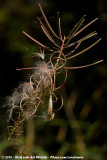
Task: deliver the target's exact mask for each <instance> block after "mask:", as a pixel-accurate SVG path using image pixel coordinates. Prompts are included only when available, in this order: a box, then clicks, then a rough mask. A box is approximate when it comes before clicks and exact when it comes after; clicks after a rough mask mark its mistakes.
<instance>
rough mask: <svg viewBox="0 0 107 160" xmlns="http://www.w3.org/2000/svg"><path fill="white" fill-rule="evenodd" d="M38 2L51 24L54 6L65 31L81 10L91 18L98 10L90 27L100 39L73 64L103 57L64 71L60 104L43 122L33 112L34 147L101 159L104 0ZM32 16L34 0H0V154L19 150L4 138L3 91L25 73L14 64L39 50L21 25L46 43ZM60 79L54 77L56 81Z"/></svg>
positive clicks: (106, 92)
mask: <svg viewBox="0 0 107 160" xmlns="http://www.w3.org/2000/svg"><path fill="white" fill-rule="evenodd" d="M39 2H40V3H41V5H42V7H43V9H44V11H45V13H46V15H47V17H48V19H49V21H50V22H51V24H53V25H54V28H55V29H57V24H56V26H55V23H56V22H57V20H56V18H55V17H56V12H57V11H59V12H60V15H61V20H62V31H64V33H65V34H67V33H68V31H70V29H71V27H72V26H73V25H74V24H75V22H77V21H78V19H80V18H81V17H82V16H83V15H84V14H87V21H88V18H89V20H92V19H94V18H95V17H96V16H98V17H99V18H100V20H99V22H97V25H96V24H95V25H94V26H91V28H93V27H95V28H96V30H97V32H98V33H99V36H100V37H102V42H101V43H99V44H98V45H97V46H95V47H94V49H91V50H90V51H89V53H88V55H82V56H81V57H80V58H78V59H74V61H72V64H73V65H75V64H76V63H77V60H78V61H80V63H84V62H85V61H86V63H88V62H90V60H91V59H92V60H93V59H94V60H95V61H96V60H98V59H99V58H104V62H103V63H102V64H98V65H96V66H94V67H90V68H86V69H80V70H71V71H68V79H67V81H66V83H65V85H64V86H63V87H62V89H60V92H61V94H62V96H63V98H64V107H63V108H62V109H61V110H60V111H58V112H56V113H55V119H54V120H52V121H50V122H43V120H42V118H38V117H35V118H34V148H33V153H34V155H48V156H50V155H54V156H56V155H57V156H58V155H61V156H74V155H75V156H79V155H81V156H83V157H84V160H106V159H107V118H106V113H107V109H106V106H107V101H106V99H107V64H106V59H105V54H106V46H107V1H106V0H95V1H94V2H93V1H89V0H88V1H86V2H84V1H77V0H75V1H74V2H73V1H72V5H71V2H69V1H66V2H65V1H62V2H58V1H56V0H51V1H49V0H41V1H39ZM53 15H54V16H55V17H53ZM37 16H41V14H40V10H39V7H38V1H36V0H22V1H19V0H10V1H9V0H5V1H4V0H1V1H0V102H1V105H0V156H1V155H18V153H17V152H16V151H15V150H14V149H12V147H11V145H10V143H9V142H8V140H7V139H8V133H7V125H8V107H7V105H8V104H7V103H8V101H6V99H7V98H6V97H7V96H10V95H11V93H12V90H13V89H14V88H15V87H17V86H18V84H19V82H21V81H25V80H26V79H27V75H28V74H30V72H29V71H22V72H18V71H16V68H22V67H32V66H34V65H35V62H34V60H33V59H32V58H31V54H32V53H35V52H39V47H38V46H37V45H36V44H35V43H34V42H32V41H30V40H29V39H28V38H27V37H25V36H24V35H23V34H22V31H23V30H25V31H26V32H28V33H29V34H32V35H34V37H36V39H38V40H39V41H42V42H44V43H48V41H47V39H46V38H45V37H44V36H43V34H42V32H41V30H40V27H39V24H38V22H37V19H36V17H37ZM41 18H42V17H41ZM95 28H93V30H95ZM95 38H97V37H95ZM85 45H86V44H84V45H83V46H82V47H84V46H85ZM85 56H87V57H86V58H85ZM77 64H78V63H77ZM62 77H63V75H62ZM60 80H61V78H60V77H59V81H58V83H60ZM29 130H30V129H29ZM25 138H26V137H25Z"/></svg>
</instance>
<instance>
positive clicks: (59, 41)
mask: <svg viewBox="0 0 107 160" xmlns="http://www.w3.org/2000/svg"><path fill="white" fill-rule="evenodd" d="M39 8H40V10H41V13H42V15H43V18H44V22H45V23H43V21H42V20H41V19H40V18H39V17H37V19H38V21H39V22H40V25H41V29H42V30H43V32H44V34H45V35H46V37H47V38H48V39H49V41H50V42H51V43H52V46H51V47H49V46H47V45H45V44H42V43H41V42H39V41H37V40H36V39H34V38H33V37H31V36H30V35H29V34H27V33H26V32H24V31H23V33H24V34H25V35H26V36H27V37H29V38H30V39H31V40H33V41H34V42H36V43H37V44H38V45H39V46H40V47H41V48H40V53H36V54H35V56H38V57H40V58H41V59H42V63H41V64H40V65H39V66H36V67H31V68H21V69H17V70H19V71H20V70H25V69H32V70H34V71H33V74H32V75H31V76H30V78H29V82H26V83H23V84H21V85H20V86H19V87H18V88H17V89H16V90H15V92H14V93H13V97H12V99H11V103H10V114H9V119H10V120H11V121H12V126H9V127H8V130H9V138H8V140H9V141H11V143H12V145H13V147H14V148H16V149H17V151H18V152H19V153H20V154H22V155H24V152H23V148H21V147H18V146H20V145H19V143H18V144H17V138H16V137H18V136H20V135H21V134H22V133H23V130H22V125H23V123H24V122H25V121H26V120H27V119H29V118H31V117H33V116H38V115H37V111H39V110H43V112H44V115H43V116H42V117H43V118H45V120H52V119H53V118H54V113H53V112H55V111H57V110H59V109H60V108H61V107H62V106H63V98H62V96H61V94H60V93H59V91H58V89H59V88H61V87H62V86H63V84H64V83H65V81H66V79H67V70H68V69H78V68H84V67H89V66H92V65H95V64H97V63H100V62H102V61H103V60H100V61H97V62H94V63H92V64H87V65H85V66H77V67H71V66H67V61H68V60H70V59H73V58H74V57H77V56H79V55H80V54H82V53H84V52H86V51H87V50H89V49H90V48H92V47H93V46H94V45H96V44H97V43H98V42H99V41H100V40H101V38H100V39H98V40H97V41H95V42H94V43H92V44H91V45H90V46H88V47H87V48H85V49H83V50H82V51H80V52H76V50H77V48H78V47H79V46H80V45H81V43H82V42H83V41H85V40H87V39H89V38H92V37H93V36H95V35H97V33H96V31H93V32H91V33H90V34H88V35H86V36H84V37H82V38H81V39H79V40H76V41H74V38H75V37H77V36H78V35H79V34H80V33H81V32H82V31H83V30H85V29H86V28H87V27H88V26H90V25H91V24H92V23H94V22H95V21H96V20H97V19H98V18H96V19H94V20H92V21H91V22H90V23H88V24H87V25H85V26H84V27H82V25H83V23H84V20H85V15H84V16H83V17H82V18H81V19H80V20H79V22H78V23H77V24H76V25H75V26H74V28H73V29H72V30H71V32H70V33H69V35H68V36H67V37H66V36H63V35H62V32H61V24H60V18H59V19H58V26H59V35H57V34H56V33H55V32H54V30H53V29H52V27H51V25H50V23H49V22H48V19H47V18H46V16H45V13H44V11H43V9H42V7H41V5H40V4H39ZM45 50H47V51H48V53H47V54H45ZM67 50H70V51H69V52H67ZM63 70H65V78H64V81H63V82H62V84H60V86H58V87H56V76H57V74H60V73H61V72H62V71H63ZM47 99H48V103H46V100H47ZM59 100H60V106H59V108H58V109H54V103H57V102H58V101H59ZM58 105H59V103H58Z"/></svg>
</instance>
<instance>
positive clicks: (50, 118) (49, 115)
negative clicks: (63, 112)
mask: <svg viewBox="0 0 107 160" xmlns="http://www.w3.org/2000/svg"><path fill="white" fill-rule="evenodd" d="M52 109H53V102H52V95H51V94H50V98H49V107H48V118H49V120H52V119H53V118H54V116H55V114H54V113H53V112H52Z"/></svg>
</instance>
